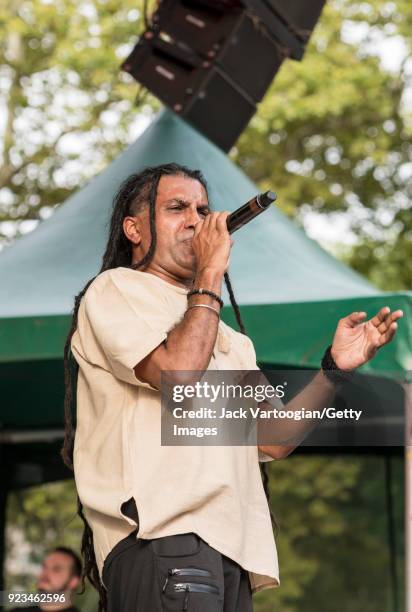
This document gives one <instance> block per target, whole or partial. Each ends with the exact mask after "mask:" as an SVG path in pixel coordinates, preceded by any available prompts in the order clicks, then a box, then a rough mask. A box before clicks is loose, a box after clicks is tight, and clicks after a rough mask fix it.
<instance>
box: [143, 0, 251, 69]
mask: <svg viewBox="0 0 412 612" xmlns="http://www.w3.org/2000/svg"><path fill="white" fill-rule="evenodd" d="M243 11H244V9H243V7H242V6H241V4H240V2H235V3H232V5H230V6H227V4H226V3H224V2H219V1H218V0H215V1H214V2H211V1H209V2H205V1H201V0H162V1H161V2H160V3H159V8H158V10H157V11H156V12H155V13H154V15H153V18H152V27H153V29H154V30H157V31H162V32H164V33H167V34H168V35H169V36H171V37H172V38H173V39H174V40H176V41H179V42H181V43H184V44H186V45H187V46H188V47H190V48H191V49H192V50H193V51H195V52H196V53H198V54H199V55H201V56H203V57H205V58H213V57H215V55H216V52H217V50H218V49H219V48H220V46H221V45H222V43H223V42H224V41H225V39H226V38H227V37H228V36H229V35H230V32H231V31H232V29H233V28H234V27H235V24H236V21H237V20H238V19H239V16H240V15H241V14H242V12H243Z"/></svg>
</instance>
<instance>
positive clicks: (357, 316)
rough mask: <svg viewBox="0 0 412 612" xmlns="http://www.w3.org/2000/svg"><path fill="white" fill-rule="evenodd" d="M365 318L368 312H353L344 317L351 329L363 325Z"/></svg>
mask: <svg viewBox="0 0 412 612" xmlns="http://www.w3.org/2000/svg"><path fill="white" fill-rule="evenodd" d="M365 317H366V312H352V313H351V314H349V315H348V316H347V317H344V319H343V320H344V321H346V324H348V325H349V327H355V325H358V324H359V323H362V321H363V320H364V319H365Z"/></svg>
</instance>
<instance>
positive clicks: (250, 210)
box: [226, 191, 277, 234]
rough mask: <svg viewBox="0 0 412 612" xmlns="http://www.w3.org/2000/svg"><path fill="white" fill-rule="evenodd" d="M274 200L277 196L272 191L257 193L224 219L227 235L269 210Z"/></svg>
mask: <svg viewBox="0 0 412 612" xmlns="http://www.w3.org/2000/svg"><path fill="white" fill-rule="evenodd" d="M276 198H277V195H276V193H275V192H274V191H266V193H259V195H257V196H255V197H254V198H252V199H251V200H249V202H246V204H244V205H243V206H241V207H240V208H238V209H237V210H235V211H234V212H232V214H230V215H229V216H228V218H227V219H226V223H227V229H228V232H229V234H233V232H235V231H236V230H238V229H239V228H240V227H242V225H245V223H248V222H249V221H250V220H251V219H254V218H255V217H257V216H258V215H260V213H262V212H263V211H264V210H266V209H267V208H269V206H270V205H271V204H272V202H274V201H275V200H276Z"/></svg>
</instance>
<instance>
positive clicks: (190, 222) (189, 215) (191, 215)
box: [185, 206, 202, 228]
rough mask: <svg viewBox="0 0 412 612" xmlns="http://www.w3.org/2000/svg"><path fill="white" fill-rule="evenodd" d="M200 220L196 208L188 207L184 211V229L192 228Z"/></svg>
mask: <svg viewBox="0 0 412 612" xmlns="http://www.w3.org/2000/svg"><path fill="white" fill-rule="evenodd" d="M201 219H202V217H201V215H199V213H198V210H197V206H190V207H188V208H187V209H186V216H185V227H186V228H194V227H195V225H196V224H197V223H199V221H200V220H201Z"/></svg>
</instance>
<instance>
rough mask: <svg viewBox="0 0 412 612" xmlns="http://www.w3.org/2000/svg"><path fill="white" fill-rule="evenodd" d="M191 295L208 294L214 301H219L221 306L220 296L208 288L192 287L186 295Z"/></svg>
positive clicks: (221, 306)
mask: <svg viewBox="0 0 412 612" xmlns="http://www.w3.org/2000/svg"><path fill="white" fill-rule="evenodd" d="M191 295H209V296H210V297H211V298H213V299H214V300H216V302H219V305H220V308H223V300H222V298H221V297H219V296H218V294H217V293H215V292H214V291H210V290H209V289H203V288H202V287H200V289H192V291H189V293H188V294H187V297H188V298H189V297H190V296H191Z"/></svg>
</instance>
